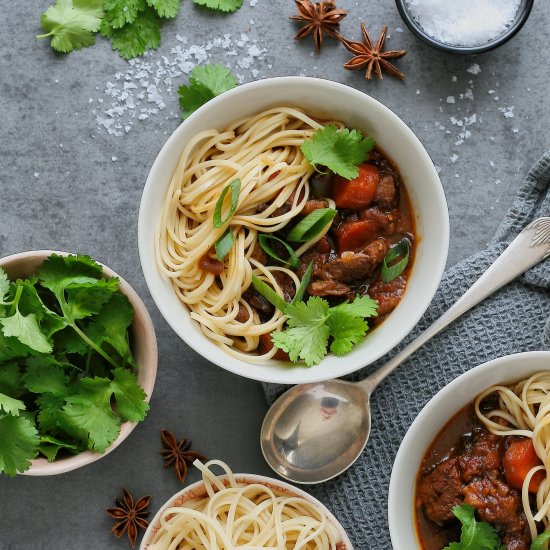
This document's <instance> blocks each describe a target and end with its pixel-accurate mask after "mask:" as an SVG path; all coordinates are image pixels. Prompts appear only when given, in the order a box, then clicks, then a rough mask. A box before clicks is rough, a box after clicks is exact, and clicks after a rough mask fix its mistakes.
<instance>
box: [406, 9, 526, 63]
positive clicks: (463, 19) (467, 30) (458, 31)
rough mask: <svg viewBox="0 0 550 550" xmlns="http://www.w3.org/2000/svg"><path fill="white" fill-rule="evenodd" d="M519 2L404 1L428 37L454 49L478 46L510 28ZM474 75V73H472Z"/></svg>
mask: <svg viewBox="0 0 550 550" xmlns="http://www.w3.org/2000/svg"><path fill="white" fill-rule="evenodd" d="M520 3H521V0H460V1H459V2H457V1H456V0H405V4H406V5H407V7H408V8H409V10H410V13H411V15H412V16H413V17H414V19H416V21H417V22H418V23H419V24H420V26H421V27H422V28H423V29H424V31H426V32H427V33H428V34H429V35H430V36H432V37H433V38H435V39H436V40H439V41H440V42H445V43H447V44H452V45H456V46H478V45H481V44H486V43H487V42H489V41H490V40H491V39H493V38H496V37H497V36H500V35H501V34H503V33H504V31H505V30H506V29H507V28H508V27H509V26H510V25H511V24H512V22H513V21H514V19H515V16H516V12H517V11H518V8H519V5H520ZM474 74H477V73H474Z"/></svg>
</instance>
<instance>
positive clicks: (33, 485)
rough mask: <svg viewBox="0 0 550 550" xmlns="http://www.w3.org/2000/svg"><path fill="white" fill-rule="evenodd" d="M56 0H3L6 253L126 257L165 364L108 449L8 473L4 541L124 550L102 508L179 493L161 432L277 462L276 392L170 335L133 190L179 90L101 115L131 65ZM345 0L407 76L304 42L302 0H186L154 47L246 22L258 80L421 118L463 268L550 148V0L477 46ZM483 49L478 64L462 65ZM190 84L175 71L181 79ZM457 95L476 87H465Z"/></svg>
mask: <svg viewBox="0 0 550 550" xmlns="http://www.w3.org/2000/svg"><path fill="white" fill-rule="evenodd" d="M49 3H50V2H49V1H46V0H38V1H36V2H12V1H9V0H0V12H1V13H2V16H3V25H2V26H3V31H2V33H0V162H1V168H0V186H1V187H0V189H1V192H0V255H2V256H3V255H7V254H11V253H14V252H19V251H23V250H29V249H39V248H51V249H60V250H68V251H73V252H76V251H80V252H84V253H88V254H90V255H92V256H93V257H95V258H97V259H99V260H100V261H102V262H104V263H106V264H107V265H109V266H111V267H112V268H113V269H115V270H116V271H118V272H119V273H120V274H121V275H122V276H124V277H125V278H126V279H127V280H128V281H129V282H130V283H131V284H133V285H134V287H135V288H136V290H137V291H138V292H139V294H140V295H141V296H142V297H143V299H144V300H145V302H146V304H147V305H148V306H149V308H150V311H151V313H152V316H153V319H154V322H155V326H156V330H157V335H158V342H159V353H160V356H159V374H158V378H157V384H156V388H155V393H154V396H153V399H152V402H151V405H152V407H151V412H150V414H149V417H148V418H147V421H146V422H145V423H144V424H143V425H140V426H139V427H138V428H137V429H136V430H135V431H134V433H133V434H132V435H131V436H130V437H129V439H128V440H127V441H126V442H125V443H124V444H123V445H122V447H121V448H119V449H117V450H116V451H115V452H113V453H112V454H110V455H109V456H107V457H105V458H103V459H102V460H100V461H98V462H95V463H94V464H92V465H90V466H88V467H86V468H83V469H81V470H78V471H75V472H72V473H69V474H67V475H63V476H59V477H52V478H30V477H23V476H19V477H17V478H16V479H7V478H5V477H1V478H0V550H38V549H56V550H65V549H67V550H69V549H71V550H79V549H92V548H93V549H113V550H114V549H122V548H128V547H129V546H128V542H127V540H120V541H117V540H115V539H114V537H113V536H112V535H111V534H110V532H109V529H110V527H111V524H112V522H111V519H110V518H108V517H107V515H106V514H105V512H104V509H105V508H106V507H108V506H110V505H112V504H113V498H114V496H116V495H117V494H118V493H119V490H120V486H121V485H124V486H126V487H127V488H128V489H129V490H131V491H132V493H133V494H135V495H136V496H140V495H142V494H146V493H147V494H152V495H153V503H152V509H153V510H156V509H157V508H158V507H159V506H160V505H161V504H162V503H164V501H165V500H166V499H167V498H168V497H169V496H170V495H171V494H173V493H174V492H176V491H178V490H179V489H180V485H179V484H178V482H177V480H176V478H175V476H174V475H173V473H172V472H171V471H166V470H163V469H162V462H161V459H160V457H159V454H158V453H159V450H160V441H159V429H160V428H162V427H166V428H169V429H172V430H173V431H175V432H176V434H179V435H180V436H184V435H185V436H187V437H190V438H191V439H192V440H193V442H194V447H195V448H196V449H197V450H199V451H201V452H203V453H205V454H206V455H208V456H210V457H219V458H222V459H224V460H226V461H227V462H228V463H229V464H230V465H232V467H233V468H234V469H235V470H237V471H246V472H255V473H266V474H267V473H269V470H268V468H267V466H266V465H265V463H264V461H263V459H262V456H261V453H260V450H259V446H258V434H259V428H260V424H261V421H262V418H263V415H264V413H265V410H266V406H265V403H264V401H263V395H262V392H261V388H260V386H259V384H257V383H255V382H253V381H248V380H245V379H241V378H238V377H236V376H233V375H231V374H228V373H226V372H225V371H223V370H221V369H219V368H217V367H215V366H213V365H211V364H209V363H207V362H206V361H205V360H203V359H202V358H201V357H199V356H198V355H196V354H195V353H194V352H192V351H191V350H190V349H189V348H188V347H187V346H186V345H185V344H183V343H182V342H181V341H180V340H179V339H178V338H177V337H176V336H175V335H174V333H173V332H172V331H171V330H170V329H169V327H168V326H167V325H166V323H165V322H164V320H163V319H162V318H161V317H160V315H159V313H158V311H157V310H156V308H155V306H154V304H153V303H152V300H151V299H150V296H149V294H148V291H147V289H146V286H145V283H144V280H143V277H142V273H141V269H140V265H139V260H138V254H137V240H136V229H137V212H138V206H139V200H140V196H141V190H142V187H143V184H144V182H145V179H146V177H147V173H148V170H149V167H150V166H151V164H152V162H153V160H154V158H155V156H156V155H157V153H158V151H159V149H160V148H161V146H162V144H163V143H164V141H165V140H166V137H167V135H168V134H169V133H171V132H172V131H173V130H174V129H175V128H176V126H177V125H178V118H177V110H178V107H177V104H176V101H175V99H174V98H173V92H172V96H170V94H167V95H166V96H165V103H166V108H165V109H164V110H162V111H161V112H160V113H158V114H150V116H148V118H147V119H146V120H143V121H136V122H135V124H134V125H133V127H132V128H131V131H130V132H128V133H127V134H125V135H123V136H121V137H117V136H114V135H110V134H109V133H108V132H106V131H105V130H104V129H103V130H102V129H101V128H99V127H98V124H97V122H96V116H97V115H98V114H99V115H100V116H103V115H102V113H103V111H104V110H105V109H106V108H107V107H106V105H107V104H108V103H109V101H110V98H109V97H108V96H107V95H106V94H105V92H104V90H105V88H106V86H107V83H108V82H113V83H116V78H115V75H116V73H117V72H119V71H120V72H121V73H125V72H126V71H127V70H128V64H127V63H126V62H125V61H123V60H122V59H120V58H119V57H118V55H117V54H116V53H114V52H112V51H111V49H110V45H109V43H107V42H106V41H104V40H102V39H100V40H98V43H97V44H96V45H95V46H94V47H92V48H88V49H85V50H81V51H79V52H74V53H72V54H70V55H69V56H63V55H56V54H55V53H54V52H52V50H51V49H50V47H49V46H48V44H47V43H46V42H44V41H42V42H38V41H36V40H35V39H34V36H35V35H36V34H38V32H39V31H40V28H39V20H40V14H41V13H42V12H43V11H44V9H46V7H47V6H48V5H49ZM251 4H253V5H251ZM254 4H255V5H254ZM339 5H340V6H342V7H345V8H348V9H349V11H350V14H349V16H348V18H347V19H346V20H345V22H344V24H343V27H342V30H343V32H344V34H345V35H346V36H348V37H352V38H358V37H359V19H360V18H363V19H364V20H366V22H367V25H368V26H369V28H370V29H371V30H372V33H373V34H374V35H376V34H377V33H378V31H379V29H380V27H381V26H382V24H387V25H388V26H389V32H390V36H391V37H390V39H389V40H388V47H394V48H400V47H404V48H406V49H407V50H408V54H407V56H406V57H405V58H404V59H402V60H401V61H399V67H400V68H401V69H402V70H403V71H405V72H406V73H407V79H406V80H405V81H404V82H398V81H395V80H393V79H391V78H389V77H388V78H385V79H384V80H383V81H380V82H379V81H373V82H367V81H365V80H364V78H363V76H362V74H361V73H359V72H350V71H346V70H344V69H343V67H342V64H343V63H344V62H345V61H346V60H347V59H348V54H347V52H346V51H345V50H344V48H343V47H336V45H334V44H328V43H327V47H326V49H325V50H324V51H323V53H322V55H321V56H319V57H318V56H317V55H315V54H312V52H313V47H312V43H311V42H310V41H309V40H308V41H305V42H303V43H300V44H297V43H294V41H293V40H292V37H293V34H294V33H295V30H296V29H295V26H294V25H293V24H292V23H291V22H289V21H288V19H287V18H288V16H290V15H292V13H293V11H294V8H293V3H292V2H290V1H286V0H285V1H282V0H278V1H274V0H273V1H269V0H257V3H256V2H254V1H252V2H251V1H250V0H245V4H244V6H243V7H242V9H241V10H240V11H239V12H237V13H236V14H234V15H228V16H223V15H212V14H209V13H206V12H204V11H202V10H199V9H197V8H195V7H194V6H193V5H192V2H191V0H184V1H183V2H182V10H181V13H180V14H179V16H178V18H177V20H175V21H173V22H170V23H168V24H166V25H165V27H164V30H163V37H162V44H161V48H160V49H159V50H158V52H155V53H154V54H153V55H152V56H151V57H150V58H148V60H149V61H151V62H152V63H155V62H156V61H157V60H161V59H162V58H161V56H162V55H165V56H167V58H170V57H171V56H172V57H173V53H171V49H172V48H174V47H176V46H178V45H179V46H182V47H184V48H188V47H189V46H190V45H193V44H198V45H201V44H205V43H206V42H207V41H208V40H209V39H213V38H215V37H220V36H222V35H223V34H224V33H232V35H233V36H234V37H235V36H237V37H238V36H239V33H241V32H244V33H246V35H247V36H248V37H249V38H250V40H251V43H252V41H253V40H258V47H259V48H261V49H266V50H267V51H266V52H264V53H263V54H262V56H260V57H262V59H257V58H256V59H255V61H254V64H253V66H252V68H254V69H255V71H256V70H257V71H258V73H257V74H256V73H254V74H256V76H255V78H262V77H268V76H276V75H293V74H305V75H312V76H319V77H324V78H329V79H332V80H337V81H339V82H343V83H346V84H348V85H350V86H353V87H356V88H358V89H360V90H363V91H365V92H367V93H369V94H371V95H373V96H374V97H376V98H377V99H379V100H380V101H382V102H383V103H385V104H386V105H387V106H388V107H390V108H391V109H393V110H394V111H395V112H396V113H397V114H398V115H399V116H400V117H402V118H403V119H404V120H405V122H406V123H407V124H409V125H410V127H411V128H412V129H413V130H414V132H415V133H416V134H417V135H418V137H419V138H420V140H421V141H422V142H423V143H424V145H425V147H426V148H427V150H428V152H429V153H430V155H431V156H432V159H433V161H434V163H435V164H436V165H437V166H438V167H440V169H441V174H440V175H441V180H442V183H443V186H444V188H445V192H446V195H447V199H448V202H449V210H450V218H451V230H452V233H451V250H450V255H449V264H453V263H455V262H457V261H458V260H460V259H461V258H464V257H466V256H468V255H469V254H471V253H473V252H475V251H477V250H479V249H481V248H483V246H484V245H485V243H486V242H487V240H488V239H490V237H491V235H492V234H493V231H494V229H495V228H496V227H497V225H498V223H499V220H500V219H501V217H502V215H503V213H504V212H505V211H506V209H507V208H508V206H509V205H510V203H511V200H512V198H513V196H514V194H515V192H516V189H517V188H518V186H519V184H520V181H521V179H522V177H523V175H524V174H525V172H526V170H527V169H528V167H529V166H530V165H531V164H532V162H533V161H534V160H535V159H537V158H538V157H539V156H540V155H541V154H542V152H543V151H544V150H545V149H547V148H548V147H549V143H550V142H549V138H548V128H549V126H550V124H549V123H550V106H549V103H548V99H547V98H548V87H549V85H550V74H549V71H548V57H547V56H548V41H549V40H548V39H549V31H548V29H549V28H550V17H549V11H548V6H547V4H546V3H545V2H544V1H542V0H538V1H537V2H535V7H534V10H533V13H532V15H531V18H530V20H529V21H528V22H527V24H526V26H525V28H524V29H523V30H522V32H521V33H520V34H519V35H518V36H517V37H515V38H514V39H513V40H512V41H511V42H509V43H508V44H506V45H504V46H503V47H501V48H499V49H498V50H496V51H493V52H489V53H486V54H483V55H480V56H478V57H477V58H475V59H472V58H465V57H456V56H452V55H449V54H444V53H441V52H437V51H435V50H432V49H431V48H430V47H428V46H426V45H424V44H422V43H420V42H419V41H418V40H417V39H416V38H415V37H414V36H413V35H412V34H410V33H409V32H408V30H407V29H406V27H405V25H404V24H403V22H402V21H401V20H400V18H399V15H398V13H397V10H396V8H395V5H394V4H393V2H392V0H379V1H376V2H368V3H367V2H353V1H351V0H347V1H346V0H340V2H339ZM177 35H180V39H178V37H177ZM181 37H185V38H187V40H188V43H187V45H183V43H182V42H181ZM235 40H236V39H235ZM211 51H212V57H211V59H210V61H213V62H222V63H224V62H227V63H229V64H230V65H231V67H232V68H233V69H235V67H236V66H237V65H238V62H239V61H240V62H241V64H244V65H246V62H244V63H243V61H242V60H243V58H244V57H245V56H244V54H243V53H242V52H243V51H244V50H242V49H241V50H239V52H240V53H238V55H237V56H226V55H225V54H224V52H223V51H222V49H219V48H218V49H217V50H216V49H215V48H214V49H213V50H211ZM473 63H478V64H479V66H480V68H481V72H480V73H478V74H472V73H471V72H467V69H468V68H470V67H471V66H472V64H473ZM235 72H238V73H239V74H241V75H242V76H243V77H244V80H251V79H253V78H254V75H253V74H252V72H251V71H250V70H249V69H246V68H245V69H242V68H241V69H238V70H236V71H235ZM474 72H476V71H475V69H474ZM453 77H456V78H453ZM186 80H187V79H186V78H185V77H183V76H182V77H178V78H175V79H174V82H175V83H176V84H179V83H180V82H186ZM467 90H471V93H470V92H467ZM460 94H466V95H465V96H463V98H462V99H461V97H460ZM451 96H452V97H451ZM469 97H470V98H469ZM472 97H473V98H472ZM447 98H449V99H447ZM99 100H102V101H99ZM453 100H454V103H453V102H452V101H453ZM512 106H513V110H512V109H511V107H512ZM149 107H151V105H149ZM94 109H95V110H96V114H94V112H93V110H94ZM499 109H500V110H499ZM505 113H508V115H510V114H513V117H510V116H505ZM473 114H476V117H475V120H476V122H475V123H471V124H470V125H469V126H467V127H466V129H467V130H468V131H469V132H471V135H470V136H469V137H468V136H466V137H467V139H465V140H464V143H462V144H456V142H458V141H459V140H460V136H459V135H458V134H459V133H460V132H461V131H463V130H464V127H461V126H459V125H457V124H458V123H460V122H462V123H463V122H464V119H465V118H466V117H468V118H467V121H469V122H472V118H471V116H472V115H473ZM453 122H454V123H453ZM447 132H448V133H447ZM454 155H456V156H454ZM0 437H1V434H0ZM196 478H197V476H196V475H195V474H191V475H190V476H189V479H190V480H191V481H193V480H195V479H196ZM373 521H376V519H375V518H373ZM389 546H390V544H389V541H388V548H389ZM361 550H363V549H361Z"/></svg>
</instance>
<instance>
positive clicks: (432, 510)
mask: <svg viewBox="0 0 550 550" xmlns="http://www.w3.org/2000/svg"><path fill="white" fill-rule="evenodd" d="M461 491H462V482H461V480H460V470H459V469H458V464H457V461H456V459H454V458H449V459H447V460H444V461H443V462H441V463H440V464H438V465H437V466H436V467H435V468H434V469H433V470H432V471H431V472H430V473H429V474H428V475H426V476H424V477H423V478H422V480H421V481H420V483H419V487H418V496H419V498H420V501H421V503H422V505H423V507H424V513H425V514H426V516H427V517H428V518H429V519H430V520H431V521H435V522H436V523H442V522H445V521H449V520H452V519H454V515H453V512H452V510H453V507H454V506H457V505H460V504H462V500H463V497H462V493H461Z"/></svg>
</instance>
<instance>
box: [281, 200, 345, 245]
mask: <svg viewBox="0 0 550 550" xmlns="http://www.w3.org/2000/svg"><path fill="white" fill-rule="evenodd" d="M334 216H336V210H334V209H333V208H318V209H317V210H314V211H313V212H312V213H311V214H308V215H307V216H306V217H305V218H304V219H303V220H300V221H299V222H298V223H297V224H296V225H295V226H294V227H293V228H292V229H291V230H290V232H289V233H288V235H287V239H288V240H289V241H291V242H299V243H302V242H308V241H311V240H312V239H314V238H315V237H317V236H319V234H320V233H321V232H322V231H323V229H325V228H326V226H327V225H329V224H330V223H332V220H333V219H334Z"/></svg>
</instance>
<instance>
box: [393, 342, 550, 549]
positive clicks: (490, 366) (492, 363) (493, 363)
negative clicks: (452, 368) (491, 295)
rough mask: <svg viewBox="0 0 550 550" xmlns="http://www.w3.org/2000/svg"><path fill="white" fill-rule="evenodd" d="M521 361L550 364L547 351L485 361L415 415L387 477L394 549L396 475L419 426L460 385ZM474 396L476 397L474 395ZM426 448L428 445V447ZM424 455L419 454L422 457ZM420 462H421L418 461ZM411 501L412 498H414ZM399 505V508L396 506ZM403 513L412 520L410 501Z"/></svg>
mask: <svg viewBox="0 0 550 550" xmlns="http://www.w3.org/2000/svg"><path fill="white" fill-rule="evenodd" d="M524 359H528V360H532V361H541V363H542V362H544V361H546V362H548V363H550V351H544V350H540V351H524V352H519V353H511V354H509V355H502V356H501V357H497V358H495V359H491V360H489V361H486V362H484V363H481V364H479V365H477V366H475V367H472V368H471V369H470V370H468V371H466V372H464V373H462V374H461V375H460V376H457V377H456V378H455V379H453V380H451V382H449V383H448V384H447V385H446V386H444V387H443V388H441V389H440V390H439V391H438V392H437V393H436V394H435V395H434V396H433V397H432V398H431V399H430V400H429V401H428V402H427V403H426V405H424V407H423V408H422V410H421V411H420V412H419V413H418V416H417V417H416V418H415V419H414V421H413V422H412V424H411V425H410V427H409V429H408V430H407V433H406V434H405V437H404V438H403V440H402V441H401V444H400V445H399V449H398V451H397V454H396V456H395V460H394V463H393V466H392V473H391V477H390V485H389V491H388V524H389V530H390V538H391V542H392V545H393V547H394V548H401V547H400V546H399V545H400V544H401V542H402V540H403V536H402V533H400V532H399V531H398V526H399V525H400V524H401V523H402V521H401V520H402V517H403V514H402V513H401V514H400V513H399V510H403V507H404V505H403V495H402V493H400V492H399V491H400V487H398V486H397V483H398V482H397V473H396V472H398V471H399V466H400V464H401V463H403V462H405V461H407V459H408V455H407V451H408V449H409V448H410V447H411V446H414V438H415V436H416V435H417V432H418V431H419V427H420V426H422V423H423V422H424V420H425V419H426V418H427V417H428V416H430V415H431V414H433V412H432V410H433V409H435V408H436V407H437V406H438V405H439V403H440V402H444V401H445V399H446V398H447V397H449V396H450V395H452V394H453V392H454V391H455V390H456V389H457V388H458V387H460V386H462V385H463V384H466V383H467V382H469V381H470V380H473V379H475V378H477V377H478V376H480V375H482V374H484V373H485V372H487V371H492V370H495V371H496V369H497V368H498V366H499V365H501V364H503V363H508V362H510V361H513V362H514V363H515V362H518V363H521V362H522V361H523V360H524ZM521 376H522V375H521V373H518V377H517V378H516V380H520V379H521ZM499 382H505V380H500V381H499V380H495V381H494V382H493V383H494V384H496V383H499ZM484 389H485V388H480V389H479V392H478V393H480V392H482V391H483V390H484ZM476 395H477V394H476ZM474 398H475V395H474V396H473V397H472V400H473V399H474ZM457 412H458V411H456V410H455V411H452V412H451V413H450V414H449V416H448V417H446V418H444V419H442V422H441V425H440V427H439V430H441V429H442V428H443V427H444V426H445V424H446V422H448V421H449V420H450V419H451V418H452V417H453V414H456V413H457ZM437 433H438V431H436V433H434V434H432V438H431V440H430V441H433V438H435V437H436V435H437ZM428 444H429V443H428ZM426 450H427V448H426V449H425V450H424V452H425V451H426ZM423 455H424V453H423V454H422V456H423ZM421 460H422V458H421ZM419 466H420V464H418V465H417V467H416V469H415V471H418V467H419ZM413 498H414V495H413ZM396 503H401V504H396ZM409 506H411V507H412V510H411V509H409ZM405 509H406V510H409V511H410V512H411V513H412V515H413V517H414V513H415V511H414V504H413V501H411V502H409V503H408V504H405ZM412 535H413V538H410V537H408V538H407V540H408V541H409V542H410V541H411V540H414V542H415V545H416V548H419V546H418V535H417V533H416V532H415V533H412Z"/></svg>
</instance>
